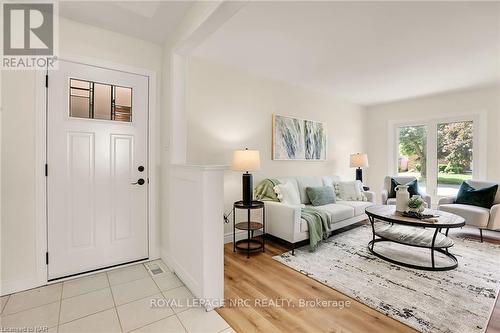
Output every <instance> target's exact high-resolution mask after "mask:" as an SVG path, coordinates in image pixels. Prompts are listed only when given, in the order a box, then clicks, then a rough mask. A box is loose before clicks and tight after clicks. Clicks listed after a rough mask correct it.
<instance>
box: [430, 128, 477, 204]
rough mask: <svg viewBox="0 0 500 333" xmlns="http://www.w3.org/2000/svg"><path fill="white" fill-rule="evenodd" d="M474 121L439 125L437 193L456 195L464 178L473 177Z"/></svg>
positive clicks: (439, 194) (440, 194)
mask: <svg viewBox="0 0 500 333" xmlns="http://www.w3.org/2000/svg"><path fill="white" fill-rule="evenodd" d="M473 126H474V125H473V122H472V121H458V122H448V123H440V124H438V125H437V159H438V165H437V168H438V178H437V195H438V196H453V195H456V194H457V192H458V189H459V188H460V184H462V182H463V181H464V180H467V179H472V161H473V151H472V148H473V136H474V127H473Z"/></svg>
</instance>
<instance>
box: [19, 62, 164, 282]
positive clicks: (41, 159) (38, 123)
mask: <svg viewBox="0 0 500 333" xmlns="http://www.w3.org/2000/svg"><path fill="white" fill-rule="evenodd" d="M60 59H62V60H66V61H71V62H76V63H81V64H85V65H90V66H96V67H102V68H107V69H112V70H117V71H122V72H128V73H132V74H137V75H142V76H146V77H148V82H149V89H148V90H149V93H148V111H149V115H148V167H149V187H148V229H149V230H148V236H149V259H157V258H159V257H160V237H159V221H158V216H157V215H158V214H157V212H156V207H157V201H158V196H157V188H158V187H157V186H158V178H157V171H156V167H157V155H158V154H157V149H158V147H159V142H157V141H158V140H157V131H156V127H155V124H157V121H156V118H157V117H156V116H157V114H156V112H157V110H156V107H157V104H158V101H157V96H158V91H157V89H158V87H159V84H158V82H157V81H156V80H157V73H156V72H155V71H152V70H148V69H144V68H138V67H133V66H128V65H122V64H118V63H114V62H110V61H106V60H101V59H96V58H90V57H81V56H76V55H68V56H64V57H61V58H60ZM45 74H46V72H45V71H37V72H36V78H35V82H36V86H35V96H36V98H35V103H36V104H35V108H36V119H35V127H36V128H35V138H36V141H35V143H34V144H35V151H36V153H35V154H36V156H35V161H36V170H35V179H36V184H35V200H36V229H35V232H36V237H35V241H36V247H35V248H36V258H37V277H36V284H34V285H26V286H20V287H21V288H22V289H28V288H34V287H37V286H41V285H45V284H47V283H48V271H47V265H46V262H45V253H46V252H47V250H48V246H47V222H48V221H47V178H46V177H45V163H46V161H47V153H46V152H47V114H46V112H47V109H46V108H47V95H46V88H45ZM49 77H50V72H49ZM49 81H50V80H49ZM49 86H50V82H49ZM49 167H50V166H49ZM30 284H31V283H30ZM22 289H19V290H22Z"/></svg>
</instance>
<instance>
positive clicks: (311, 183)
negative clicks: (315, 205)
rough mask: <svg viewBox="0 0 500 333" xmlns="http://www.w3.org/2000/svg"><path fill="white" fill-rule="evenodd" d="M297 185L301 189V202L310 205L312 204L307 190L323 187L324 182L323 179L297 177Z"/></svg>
mask: <svg viewBox="0 0 500 333" xmlns="http://www.w3.org/2000/svg"><path fill="white" fill-rule="evenodd" d="M296 179H297V185H298V188H299V195H300V202H301V203H303V204H305V205H308V204H310V203H311V200H309V197H308V196H307V192H306V188H308V187H321V186H323V180H322V179H321V177H297V178H296Z"/></svg>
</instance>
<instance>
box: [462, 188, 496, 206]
mask: <svg viewBox="0 0 500 333" xmlns="http://www.w3.org/2000/svg"><path fill="white" fill-rule="evenodd" d="M497 190H498V185H493V186H490V187H483V188H480V189H477V190H476V189H475V188H473V187H472V186H470V185H469V184H467V183H466V182H463V183H462V185H461V186H460V190H458V194H457V199H456V200H455V203H457V204H464V205H472V206H478V207H483V208H488V209H490V208H491V206H493V203H494V202H495V196H496V194H497Z"/></svg>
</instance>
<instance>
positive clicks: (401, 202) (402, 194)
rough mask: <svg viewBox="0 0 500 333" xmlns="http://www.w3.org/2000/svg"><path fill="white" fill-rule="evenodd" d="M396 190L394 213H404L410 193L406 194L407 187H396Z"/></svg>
mask: <svg viewBox="0 0 500 333" xmlns="http://www.w3.org/2000/svg"><path fill="white" fill-rule="evenodd" d="M395 190H396V211H397V212H401V213H402V212H405V211H406V210H407V209H408V200H409V199H410V193H409V192H408V186H407V185H398V186H396V188H395Z"/></svg>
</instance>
